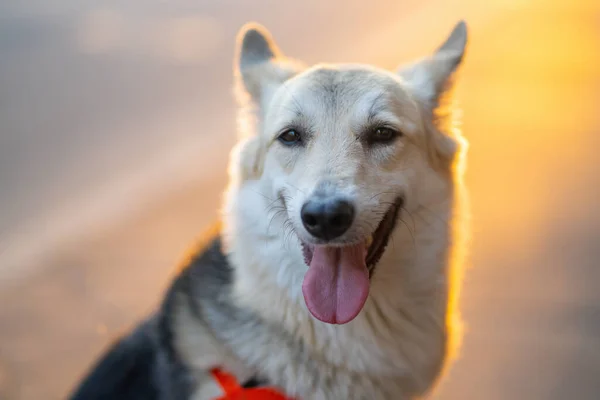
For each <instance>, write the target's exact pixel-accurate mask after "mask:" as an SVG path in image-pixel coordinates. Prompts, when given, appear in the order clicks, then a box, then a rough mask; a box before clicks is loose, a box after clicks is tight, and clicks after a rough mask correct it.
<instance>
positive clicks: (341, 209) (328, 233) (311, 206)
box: [300, 198, 354, 240]
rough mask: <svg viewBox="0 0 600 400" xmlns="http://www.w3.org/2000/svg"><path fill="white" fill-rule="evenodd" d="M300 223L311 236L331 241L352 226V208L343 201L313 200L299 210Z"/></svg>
mask: <svg viewBox="0 0 600 400" xmlns="http://www.w3.org/2000/svg"><path fill="white" fill-rule="evenodd" d="M300 215H301V217H302V223H303V224H304V227H305V228H306V230H307V231H308V232H309V233H310V234H311V235H313V236H315V237H317V238H319V239H323V240H331V239H335V238H336V237H338V236H341V235H342V234H343V233H344V232H346V231H347V230H348V228H350V225H352V220H353V219H354V207H353V206H352V204H350V203H349V202H347V201H345V200H331V199H319V198H315V199H312V200H309V201H307V202H306V203H304V205H303V206H302V210H300Z"/></svg>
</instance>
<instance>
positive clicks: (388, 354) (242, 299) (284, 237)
mask: <svg viewBox="0 0 600 400" xmlns="http://www.w3.org/2000/svg"><path fill="white" fill-rule="evenodd" d="M444 190H446V191H447V193H446V195H445V196H442V197H439V194H438V196H436V198H437V201H436V202H433V203H430V204H427V205H425V204H423V205H421V206H415V208H414V210H413V211H412V212H410V213H408V212H406V211H405V212H403V213H402V214H401V215H400V218H401V221H399V223H398V224H397V225H396V229H395V231H394V233H393V236H392V238H391V240H390V242H389V244H388V247H387V250H386V251H385V253H384V255H383V257H382V259H381V260H380V262H379V263H378V265H377V268H376V270H375V273H374V275H373V278H372V282H371V289H370V295H369V299H368V301H367V303H366V305H365V307H364V309H363V310H362V312H361V313H360V314H359V316H358V317H357V318H356V319H355V320H353V321H351V322H350V323H348V324H345V325H337V326H336V325H329V324H325V323H322V322H320V321H317V320H316V319H314V318H313V317H312V316H311V315H310V313H309V312H308V310H307V308H306V305H305V304H304V299H303V296H302V291H301V287H302V281H303V278H304V274H305V272H306V270H307V266H306V264H305V263H304V260H303V256H302V253H301V248H300V244H299V243H298V241H297V239H296V237H295V236H294V235H293V232H289V231H288V230H284V227H283V222H282V221H279V220H278V219H277V217H276V216H275V217H274V216H273V215H270V213H269V211H268V210H269V199H268V198H266V197H265V196H264V195H262V194H261V191H260V188H259V186H258V183H253V182H245V183H244V184H243V185H235V184H232V185H231V186H230V188H229V191H228V194H227V197H226V206H225V212H224V222H225V224H224V240H225V243H226V246H227V251H228V254H229V257H230V261H231V263H232V265H233V267H234V271H235V278H234V279H235V280H234V287H233V295H234V300H235V301H236V302H237V304H238V305H240V306H242V307H246V308H250V309H252V310H253V311H254V312H255V313H257V314H259V315H261V316H262V317H263V318H264V319H265V320H267V321H272V322H274V323H276V324H278V325H283V327H284V328H285V330H286V331H287V332H288V333H289V334H290V335H291V336H293V337H295V338H296V339H298V340H301V341H302V342H303V343H304V344H305V345H306V346H308V348H309V349H310V350H311V352H314V354H316V355H318V357H319V358H321V359H322V360H323V361H324V362H327V363H329V364H332V365H335V366H337V367H340V368H347V369H350V370H353V371H356V372H362V373H369V374H384V375H392V374H402V373H404V372H406V371H416V370H418V371H422V374H421V375H422V376H423V377H425V376H427V378H424V380H427V379H431V378H432V376H435V375H437V374H438V373H439V369H440V367H441V364H442V360H443V358H444V354H445V352H446V337H447V334H448V332H447V319H446V314H447V299H448V294H449V290H450V288H449V285H450V279H449V276H448V274H449V271H448V269H449V257H450V254H449V247H450V243H451V242H452V232H451V230H450V227H451V226H452V221H451V219H452V215H453V203H454V201H453V198H454V194H453V187H451V186H447V187H446V189H444ZM440 198H441V199H442V201H440ZM240 199H243V203H242V202H240ZM424 385H425V382H424Z"/></svg>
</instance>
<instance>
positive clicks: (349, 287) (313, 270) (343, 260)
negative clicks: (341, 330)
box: [302, 197, 403, 324]
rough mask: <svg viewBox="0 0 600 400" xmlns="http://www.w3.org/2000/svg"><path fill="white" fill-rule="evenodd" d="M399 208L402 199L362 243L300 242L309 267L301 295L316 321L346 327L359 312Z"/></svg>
mask: <svg viewBox="0 0 600 400" xmlns="http://www.w3.org/2000/svg"><path fill="white" fill-rule="evenodd" d="M402 205H403V198H402V197H399V198H397V199H396V201H395V202H394V203H393V204H392V205H391V206H390V208H389V209H388V210H387V211H386V213H385V215H384V216H383V218H382V220H381V221H380V222H379V225H378V226H377V228H376V229H375V231H374V232H373V233H372V234H371V235H370V236H369V237H368V238H366V239H365V240H364V241H361V242H358V243H352V244H346V245H312V244H308V243H304V242H302V253H303V255H304V262H305V263H306V265H308V267H309V269H308V271H307V272H306V275H305V277H304V283H303V284H302V292H303V294H304V300H305V302H306V306H307V307H308V309H309V311H310V312H311V314H312V315H313V316H314V317H315V318H317V319H319V320H321V321H323V322H327V323H330V324H345V323H347V322H350V321H352V320H353V319H354V318H356V316H357V315H358V314H359V313H360V311H361V310H362V308H363V306H364V304H365V302H366V300H367V297H368V295H369V286H370V278H371V276H372V275H373V273H374V271H375V268H376V266H377V263H378V262H379V260H380V259H381V257H382V256H383V253H384V252H385V248H386V247H387V244H388V242H389V240H390V237H391V235H392V232H393V231H394V228H395V226H396V221H397V219H398V214H399V212H400V209H401V208H402Z"/></svg>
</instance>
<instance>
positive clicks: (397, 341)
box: [236, 325, 443, 400]
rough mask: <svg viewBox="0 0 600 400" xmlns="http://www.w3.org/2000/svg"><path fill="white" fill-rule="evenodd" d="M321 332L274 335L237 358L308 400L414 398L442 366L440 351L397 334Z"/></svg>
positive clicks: (255, 341) (260, 339)
mask: <svg viewBox="0 0 600 400" xmlns="http://www.w3.org/2000/svg"><path fill="white" fill-rule="evenodd" d="M321 327H322V329H313V331H312V332H299V334H300V336H301V338H298V337H296V338H291V337H289V336H288V335H286V334H283V333H279V334H277V333H275V332H273V330H271V329H269V332H268V334H267V335H265V336H264V337H257V336H255V337H254V338H253V339H250V338H246V339H249V340H248V341H246V346H243V349H240V348H238V349H236V350H238V351H236V353H238V355H239V356H240V358H241V360H242V362H243V363H245V364H249V366H250V367H251V368H252V369H254V370H258V371H262V372H263V373H264V375H265V378H266V379H267V380H268V381H269V383H270V384H272V385H276V386H278V387H281V388H282V389H283V390H284V391H285V392H286V393H287V394H288V395H290V396H294V397H297V398H301V399H304V400H308V399H317V400H320V399H348V400H351V399H375V400H376V399H395V400H402V399H404V398H411V397H410V396H412V394H415V393H418V392H422V391H423V390H425V389H426V388H427V387H429V386H430V385H431V383H432V381H433V379H434V378H435V375H436V374H437V370H438V369H439V367H440V366H441V363H442V359H443V355H442V353H441V352H438V351H436V347H438V346H431V348H430V349H429V350H431V351H430V352H428V348H426V347H424V346H426V344H425V343H415V342H413V344H412V345H409V344H408V343H403V340H402V339H401V338H403V336H402V335H399V334H397V335H395V334H394V332H392V331H388V332H385V334H384V335H381V334H374V333H373V332H372V331H370V330H366V329H364V327H360V326H357V327H355V328H356V329H354V330H351V329H345V330H343V329H335V328H336V327H332V326H325V325H322V326H321ZM346 328H348V327H346ZM265 333H266V332H265ZM311 337H312V339H311V340H309V339H308V338H311ZM404 340H406V341H408V339H407V338H406V337H405V336H404ZM236 347H237V346H236ZM240 350H241V351H240Z"/></svg>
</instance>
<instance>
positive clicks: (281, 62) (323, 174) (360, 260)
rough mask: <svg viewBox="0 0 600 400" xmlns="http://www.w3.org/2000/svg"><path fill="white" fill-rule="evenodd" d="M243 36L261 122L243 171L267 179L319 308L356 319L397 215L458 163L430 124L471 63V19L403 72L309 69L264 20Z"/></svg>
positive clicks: (244, 66) (336, 317) (324, 316)
mask: <svg viewBox="0 0 600 400" xmlns="http://www.w3.org/2000/svg"><path fill="white" fill-rule="evenodd" d="M240 43H241V49H240V54H239V72H240V76H241V78H242V83H243V85H244V87H245V89H246V91H247V93H248V94H249V95H250V98H251V100H252V101H253V102H254V104H255V105H256V107H257V108H258V118H259V126H260V128H259V132H258V133H257V136H255V137H252V138H250V139H249V141H248V143H247V145H246V148H245V149H244V150H243V152H242V157H243V158H244V160H242V166H243V168H245V169H246V170H245V171H244V172H243V175H244V177H245V178H246V179H253V180H259V181H260V183H261V188H262V190H263V191H264V192H265V193H264V195H265V196H266V197H267V198H270V199H272V200H271V201H272V202H275V203H277V204H279V205H280V206H281V207H282V208H283V210H284V211H285V213H286V218H285V221H286V222H287V223H288V224H289V226H290V227H291V228H292V230H293V232H294V233H295V235H296V236H297V237H298V239H299V246H301V248H302V251H303V254H304V258H305V262H306V264H307V266H309V268H308V271H307V272H306V275H305V279H304V284H303V293H304V297H305V300H306V304H307V306H308V308H309V310H310V311H311V313H312V314H313V315H314V316H315V317H316V318H318V319H320V320H322V321H325V322H329V323H345V322H348V321H350V320H352V319H353V318H354V317H355V316H356V315H357V314H358V313H359V312H360V310H361V309H362V306H363V305H364V302H365V300H366V298H367V295H368V291H369V279H370V275H371V274H372V272H373V270H374V268H375V267H376V265H377V262H378V261H379V259H380V257H381V256H382V254H383V252H384V251H385V248H386V245H387V243H388V240H389V238H390V236H391V234H392V232H393V230H394V228H395V225H396V221H397V219H398V215H399V214H400V213H401V212H402V210H403V209H410V208H415V207H418V206H419V204H421V203H422V201H423V199H422V197H423V196H426V194H427V193H428V187H427V185H428V183H429V182H430V181H431V178H432V177H433V176H438V177H439V176H440V175H444V174H445V173H446V172H447V170H448V168H449V167H450V165H451V163H452V159H453V157H454V153H455V149H456V143H455V142H454V141H453V139H452V138H450V137H449V136H446V135H444V134H442V133H441V132H440V131H438V130H436V129H434V128H432V126H433V121H432V116H433V114H434V111H435V110H434V109H435V107H436V105H437V103H438V99H439V96H440V95H441V94H442V91H443V89H444V88H445V87H446V84H447V82H448V79H449V77H450V76H451V74H452V72H453V71H454V70H455V68H456V67H457V65H458V64H459V63H460V61H461V59H462V56H463V52H464V47H465V43H466V30H465V26H464V24H462V23H461V24H459V25H458V26H457V27H456V28H455V30H454V32H453V33H452V34H451V35H450V37H449V39H448V40H447V41H446V43H444V45H443V46H442V47H441V48H440V49H439V50H438V52H437V53H436V54H435V55H434V56H431V57H429V58H426V59H424V60H422V61H420V62H417V63H415V64H413V65H411V66H408V67H406V68H404V69H402V70H400V72H399V73H390V72H387V71H383V70H379V69H375V68H371V67H366V66H353V65H347V66H316V67H314V68H310V69H303V68H302V67H300V66H299V65H298V64H295V63H293V62H290V61H288V60H286V59H284V58H283V57H282V56H281V54H280V52H279V50H278V49H277V47H276V46H275V45H274V43H273V41H272V39H271V38H270V36H269V34H268V33H267V32H266V31H265V30H264V28H261V27H257V26H251V27H247V28H245V29H244V31H243V33H242V39H241V41H240ZM272 209H275V208H272ZM279 210H280V209H279Z"/></svg>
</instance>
